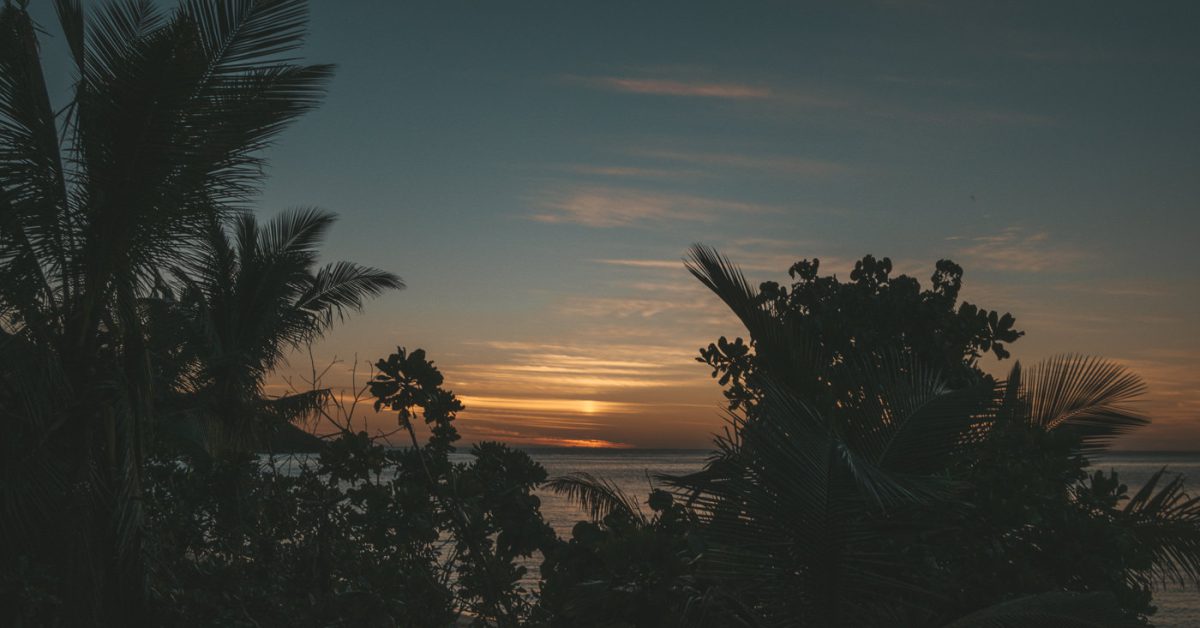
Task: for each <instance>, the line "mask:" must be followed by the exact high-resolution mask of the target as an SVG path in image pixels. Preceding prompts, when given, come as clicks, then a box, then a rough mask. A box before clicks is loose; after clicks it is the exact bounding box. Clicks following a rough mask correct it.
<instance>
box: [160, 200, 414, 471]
mask: <svg viewBox="0 0 1200 628" xmlns="http://www.w3.org/2000/svg"><path fill="white" fill-rule="evenodd" d="M333 222H334V217H333V215H332V214H329V213H325V212H321V211H318V210H313V209H304V210H296V211H291V212H287V213H284V214H282V215H280V216H278V217H276V218H275V219H273V220H271V221H270V222H268V223H267V224H265V225H262V226H260V225H259V224H258V221H257V220H256V219H255V218H254V216H252V215H249V214H245V215H242V216H239V217H237V219H236V220H235V221H234V222H233V225H232V228H231V230H230V231H232V236H233V237H232V238H231V237H230V233H227V231H226V230H225V229H224V228H222V227H220V226H214V227H213V229H211V230H210V232H209V237H208V241H207V243H206V245H205V247H204V249H203V250H202V252H201V254H200V256H199V258H198V259H197V260H195V261H194V263H192V264H190V265H189V266H186V267H178V268H175V269H174V270H173V272H172V275H173V277H174V279H175V282H176V283H177V284H178V285H179V286H181V288H180V295H179V299H178V301H177V302H176V303H174V305H173V307H171V308H170V311H161V309H160V315H159V318H158V320H159V321H160V323H161V324H160V325H158V328H159V329H160V330H161V331H162V333H164V334H165V335H166V336H167V337H168V338H169V339H170V338H173V339H175V340H176V341H177V343H178V345H182V346H178V347H177V348H176V349H175V350H174V351H173V353H174V354H175V355H179V356H184V360H185V361H189V362H190V364H187V365H180V366H176V367H175V368H174V369H172V370H173V371H175V372H179V373H183V374H186V375H187V376H186V377H185V378H181V380H182V381H180V382H178V384H179V388H180V391H179V392H181V393H183V397H184V398H183V399H181V400H179V401H178V402H177V404H178V405H181V406H182V407H183V408H185V409H187V410H188V411H189V412H187V413H186V416H187V417H188V418H190V419H192V420H190V421H186V422H185V425H189V426H193V427H198V428H199V429H198V430H195V432H198V433H194V435H196V436H199V437H200V440H201V443H202V444H203V446H204V449H205V450H206V452H207V453H208V454H209V455H220V454H222V453H232V452H241V451H247V450H249V449H250V448H252V447H255V446H261V445H262V443H263V442H264V440H265V439H266V437H267V436H268V435H269V434H270V432H271V431H273V430H277V429H280V428H281V427H283V426H286V425H288V424H290V423H292V422H294V421H296V420H297V419H300V418H302V417H303V416H304V415H305V414H306V413H307V412H310V411H312V410H313V409H314V407H315V406H316V405H318V404H319V403H321V402H322V400H323V398H324V395H325V394H326V391H321V390H316V391H308V392H305V393H301V394H293V395H288V396H284V397H278V398H271V397H269V396H268V395H267V394H266V393H265V392H264V389H263V386H264V382H265V380H266V378H267V376H268V375H269V374H270V373H271V372H272V371H274V369H275V368H276V366H278V365H279V364H280V362H281V361H282V360H283V359H284V358H285V357H286V353H287V352H288V351H290V350H294V349H297V348H299V347H301V346H302V345H304V344H305V343H308V342H311V341H313V340H315V339H316V338H318V337H320V336H321V335H322V334H323V333H324V332H325V331H326V330H327V329H328V328H329V327H330V325H331V324H333V322H334V321H335V320H339V319H341V318H344V317H345V315H346V314H347V313H349V312H351V311H358V310H361V309H362V307H363V303H364V301H365V299H367V298H369V297H373V296H377V295H379V294H380V293H382V292H384V291H386V290H397V289H401V288H403V287H404V283H403V282H402V281H400V278H399V277H397V276H396V275H394V274H392V273H389V272H386V271H382V270H378V269H375V268H369V267H365V266H360V265H358V264H355V263H352V262H334V263H329V264H325V265H323V266H320V267H317V258H318V245H319V244H320V242H321V240H322V239H323V237H324V236H325V234H326V233H327V232H328V230H329V228H330V227H331V226H332V224H333ZM180 330H183V333H182V334H181V333H180Z"/></svg>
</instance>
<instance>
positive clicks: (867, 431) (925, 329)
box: [0, 0, 1200, 628]
mask: <svg viewBox="0 0 1200 628" xmlns="http://www.w3.org/2000/svg"><path fill="white" fill-rule="evenodd" d="M55 7H56V9H57V12H58V16H59V20H60V22H61V25H62V29H63V32H64V33H65V38H66V42H65V43H66V46H67V48H68V49H69V53H70V56H71V60H72V62H73V63H74V70H75V76H74V79H75V80H74V84H73V88H72V92H71V93H70V94H69V97H68V98H69V102H68V103H66V106H65V107H61V106H54V105H53V104H52V98H51V96H52V94H51V93H50V91H49V89H48V88H47V81H46V77H45V76H44V74H43V68H42V62H41V49H40V46H41V42H40V41H39V36H38V27H37V25H35V24H34V23H33V21H32V20H31V18H30V16H29V14H28V12H27V10H26V3H24V2H15V1H13V0H5V2H4V4H3V6H2V7H0V421H2V422H3V425H4V427H5V437H4V439H3V442H2V444H0V456H2V459H0V467H2V471H0V565H3V570H2V572H0V621H3V622H4V623H5V624H6V625H13V626H113V627H116V626H139V625H156V626H173V625H180V626H182V625H188V626H410V627H426V628H427V627H430V626H450V625H453V624H454V623H456V622H459V623H468V624H471V625H476V626H497V627H504V628H508V627H515V626H546V627H560V626H561V627H568V626H578V627H589V626H593V627H601V626H611V627H617V626H636V627H639V628H641V627H658V626H695V627H700V626H713V627H717V626H748V627H750V626H781V627H782V626H813V627H818V626H819V627H826V626H929V627H937V626H945V627H956V628H962V627H984V626H1142V625H1149V623H1150V622H1151V620H1152V618H1153V612H1154V606H1153V596H1152V593H1153V587H1154V585H1155V584H1156V583H1157V582H1161V581H1174V582H1179V583H1184V584H1189V585H1193V586H1195V585H1200V500H1198V499H1196V498H1192V497H1189V496H1188V495H1187V493H1186V492H1185V491H1184V486H1183V481H1182V479H1181V478H1179V477H1175V476H1172V475H1170V474H1169V473H1168V472H1167V470H1166V469H1164V470H1162V471H1160V472H1159V473H1158V474H1156V475H1154V476H1153V478H1152V479H1151V480H1150V481H1149V482H1148V483H1147V484H1146V485H1144V486H1142V487H1127V486H1125V485H1124V484H1122V483H1121V480H1120V478H1119V477H1118V476H1117V474H1116V473H1104V472H1099V471H1097V472H1094V473H1093V472H1091V471H1090V470H1089V466H1090V463H1089V461H1090V459H1091V457H1093V456H1095V455H1096V454H1098V453H1101V452H1104V451H1105V450H1106V448H1107V447H1109V446H1110V445H1111V443H1112V442H1113V439H1114V438H1116V437H1118V436H1120V435H1121V434H1124V433H1126V432H1128V431H1130V430H1133V429H1136V428H1137V427H1139V426H1142V425H1144V424H1146V423H1147V422H1148V421H1149V418H1148V417H1144V416H1142V415H1140V414H1139V413H1137V412H1136V411H1135V410H1133V409H1132V406H1130V402H1131V401H1133V400H1134V399H1136V397H1137V396H1138V395H1139V394H1141V392H1142V390H1143V385H1142V383H1141V380H1140V379H1139V378H1138V377H1137V376H1136V375H1134V374H1132V373H1129V372H1127V371H1126V370H1125V369H1123V368H1121V367H1120V366H1118V365H1115V364H1113V363H1110V362H1107V361H1104V360H1101V359H1096V358H1089V357H1081V356H1061V357H1057V358H1053V359H1050V360H1047V361H1045V362H1042V363H1040V364H1036V365H1033V366H1030V367H1028V368H1026V367H1024V366H1022V365H1020V364H1014V366H1013V367H1012V369H1011V371H1010V373H1009V375H1008V376H1007V377H1006V378H1005V379H1003V380H997V379H995V378H993V377H991V376H989V375H987V374H986V373H984V372H983V371H982V370H980V369H979V367H978V361H979V359H980V358H981V357H983V356H984V355H988V354H990V355H993V356H995V357H996V358H999V359H1007V358H1009V357H1010V346H1011V345H1013V344H1014V343H1016V342H1018V341H1019V340H1020V338H1021V336H1022V332H1020V331H1018V330H1017V329H1016V326H1015V325H1016V319H1015V318H1014V317H1013V316H1012V315H1010V314H1007V313H1005V314H1001V313H999V312H995V311H991V310H987V309H985V308H980V307H978V306H976V305H972V304H969V303H960V302H959V298H958V297H959V291H960V289H961V287H962V281H963V269H962V268H961V267H959V266H958V265H956V264H954V263H953V262H950V261H948V260H943V261H940V262H938V264H937V266H936V268H935V271H934V273H933V275H932V276H931V279H930V284H929V288H927V289H922V286H921V285H920V283H919V282H918V281H917V280H916V279H914V278H911V277H907V276H905V275H893V274H892V268H891V262H890V261H889V260H888V259H887V258H882V259H877V258H875V257H873V256H866V257H864V258H862V259H861V260H860V261H859V262H858V263H857V264H856V266H855V269H854V271H853V272H852V273H851V275H850V276H849V281H846V282H842V281H840V280H838V279H837V278H836V277H834V276H825V275H821V274H820V265H819V262H818V261H817V260H802V261H800V262H798V263H797V264H795V265H794V266H793V267H792V268H791V269H790V270H789V275H790V276H791V279H792V283H791V285H788V286H783V285H779V284H777V283H773V282H767V283H762V284H758V285H754V284H752V283H751V282H749V281H748V280H747V279H746V278H745V277H744V276H743V275H742V273H741V272H740V270H739V269H738V268H737V267H736V266H735V265H734V264H733V263H732V262H730V261H729V260H727V259H726V258H724V257H723V256H722V255H721V254H719V253H718V252H717V251H715V250H712V249H709V248H706V247H703V246H696V247H694V248H693V249H692V251H691V256H690V258H689V259H688V261H687V262H686V264H687V268H688V269H689V270H690V271H691V272H692V274H693V275H694V276H695V278H696V279H697V280H699V281H700V282H701V283H702V284H703V285H705V286H706V287H708V288H709V289H710V290H711V291H712V292H713V293H714V296H715V297H716V298H719V299H720V300H721V301H722V302H724V303H725V304H726V305H727V306H728V307H729V308H730V310H731V311H732V312H733V313H734V314H735V315H736V316H737V317H738V319H739V320H740V321H741V322H742V324H743V325H744V326H745V329H746V337H745V338H735V339H733V340H729V339H727V338H720V339H718V340H716V341H715V342H713V343H712V344H710V345H709V346H707V347H705V348H702V349H701V350H700V352H699V357H698V358H697V359H698V360H699V361H700V362H703V363H705V364H707V365H708V366H710V367H711V368H712V376H713V378H714V379H715V380H716V381H717V383H718V385H720V386H721V387H722V388H723V390H724V394H725V398H726V400H727V402H728V408H727V410H728V416H729V422H728V428H727V430H726V431H725V432H723V433H722V434H719V435H717V436H716V438H715V442H714V450H713V452H712V454H711V457H710V459H709V461H708V463H707V464H706V465H705V467H704V468H703V469H702V470H700V471H698V472H696V473H693V474H689V475H682V476H671V477H662V478H659V480H660V481H661V483H662V485H663V486H664V487H665V488H664V489H660V490H655V491H653V492H652V493H651V494H650V496H649V499H648V500H647V502H646V503H645V504H639V503H636V501H635V500H633V499H631V498H630V497H629V496H628V495H626V494H624V493H623V492H622V490H621V489H620V487H619V486H617V485H615V484H613V483H611V482H609V481H607V480H605V479H604V478H598V477H593V476H589V475H587V474H574V475H569V476H565V477H559V478H549V477H547V474H546V471H545V470H544V469H543V468H542V467H541V466H540V465H539V464H538V463H537V462H536V461H535V460H533V459H532V458H530V457H529V456H528V455H527V454H526V453H524V452H522V451H519V450H516V449H513V448H511V447H509V446H507V445H504V444H502V443H493V442H483V443H478V444H474V445H472V446H471V447H470V448H469V450H468V451H469V454H470V459H469V461H467V462H459V461H456V459H451V453H453V452H455V451H456V445H455V443H456V442H457V441H458V440H459V435H458V432H457V430H456V428H455V425H454V421H455V417H456V415H457V413H458V412H460V411H461V410H462V409H463V405H462V403H461V402H460V401H459V400H458V399H457V398H456V397H455V395H454V393H453V392H451V391H449V390H447V389H445V388H444V387H443V384H444V379H443V376H442V374H441V372H440V371H439V370H438V368H437V367H436V366H435V365H434V363H433V362H432V361H431V360H430V359H429V358H428V357H427V356H426V354H425V352H424V351H422V350H420V349H414V350H411V351H410V350H407V349H405V348H397V349H396V351H395V352H393V353H391V354H389V355H388V356H387V357H384V358H382V359H379V360H378V361H376V362H375V363H374V371H373V373H372V374H371V375H370V377H369V379H368V380H367V381H366V382H364V383H363V385H362V386H361V387H358V388H357V389H356V390H354V391H353V394H354V396H353V397H352V398H349V399H346V398H343V397H340V396H338V395H334V394H332V393H331V391H330V390H328V389H326V388H324V387H322V385H321V378H320V377H319V375H318V374H317V373H316V369H314V375H313V377H312V378H311V380H310V381H308V382H307V384H308V387H307V389H305V390H296V391H293V393H291V394H288V395H285V396H282V397H273V396H271V395H269V394H267V389H266V384H267V382H268V380H269V378H270V377H271V376H272V373H273V372H274V371H275V369H276V368H277V367H278V366H279V365H280V364H281V362H282V360H284V359H285V357H286V356H287V355H289V354H290V353H292V352H294V351H296V350H297V349H302V348H304V347H305V346H306V345H307V344H308V343H310V342H312V341H314V340H316V339H318V338H320V337H321V336H322V335H323V334H324V333H325V332H327V331H328V330H329V329H330V328H331V327H332V326H333V325H335V324H337V323H339V322H341V321H343V320H345V319H346V318H347V317H349V316H351V315H352V314H353V313H355V312H356V311H358V310H361V309H362V308H363V307H364V306H365V305H366V303H367V301H368V300H369V299H371V298H373V297H376V296H378V295H380V294H383V293H385V292H387V291H391V290H398V289H401V288H403V283H402V282H401V280H400V278H399V277H397V276H396V275H394V274H392V273H390V272H387V271H384V270H379V269H374V268H369V267H365V266H361V265H358V264H355V263H352V262H333V263H327V264H323V265H322V264H319V263H318V259H319V246H320V243H321V241H322V239H323V237H324V236H325V235H326V234H327V232H328V230H329V229H330V228H331V227H332V224H333V216H332V215H331V214H328V213H326V212H323V211H319V210H314V209H300V210H293V211H289V212H285V213H283V214H281V215H279V216H277V217H276V218H274V219H271V220H268V221H266V222H262V223H260V222H259V221H258V220H257V219H256V218H254V213H253V207H252V206H251V201H252V199H253V197H254V195H255V192H256V191H257V189H258V187H259V186H260V184H261V182H262V180H263V176H264V175H263V168H264V157H263V151H264V149H265V148H267V147H268V146H269V145H270V144H271V142H272V141H273V139H274V138H275V137H276V136H277V135H278V134H279V133H280V132H281V131H282V130H283V129H284V128H286V126H287V125H288V124H289V123H290V122H292V121H293V120H295V119H296V118H297V117H298V116H300V115H301V114H303V113H304V112H306V111H308V110H310V109H312V108H313V107H315V106H317V104H318V103H319V101H320V97H321V95H322V91H323V89H324V86H325V84H326V82H327V81H328V79H329V78H330V76H331V75H332V68H331V67H329V66H323V65H302V64H298V63H296V62H295V61H294V60H293V59H292V58H291V57H290V55H291V54H292V53H293V52H294V51H296V50H297V49H298V47H299V46H300V45H301V43H302V40H303V34H304V29H305V23H306V19H307V14H306V8H305V2H303V1H300V0H257V1H256V0H189V1H187V2H184V3H183V4H181V5H180V6H179V7H177V8H175V9H174V10H172V11H164V10H162V9H161V8H160V7H159V5H158V3H155V2H150V1H138V0H126V1H120V2H112V3H108V4H106V5H103V6H101V7H96V8H92V7H89V11H90V12H89V13H88V14H86V15H85V11H84V7H83V5H82V3H80V2H78V1H72V0H57V1H56V2H55ZM365 404H371V405H372V406H373V409H374V410H375V411H378V412H385V413H389V414H392V415H394V417H395V419H396V422H397V429H396V431H395V432H393V433H391V434H387V435H378V434H376V435H371V434H368V433H367V432H366V431H365V430H364V429H362V428H360V427H358V426H357V425H356V422H355V420H354V417H355V411H356V409H357V408H358V407H359V406H360V405H365ZM318 422H320V423H322V424H324V425H325V427H326V433H325V435H324V436H323V437H320V438H318V437H315V436H312V435H310V434H308V433H307V432H306V429H307V428H312V427H313V426H314V424H316V423H318ZM330 428H332V432H329V429H330ZM392 436H395V437H396V438H399V439H402V440H404V441H406V442H405V444H404V445H403V446H399V447H393V446H389V443H390V442H391V441H390V440H388V437H392ZM281 443H287V445H285V446H286V447H287V449H289V450H292V451H294V450H296V449H298V448H306V449H312V450H313V451H315V453H314V454H313V456H312V457H311V458H310V459H309V463H307V464H298V463H296V461H295V460H294V459H289V458H287V457H279V456H268V457H266V458H264V457H262V456H260V455H259V454H260V453H262V452H264V451H272V450H274V449H275V448H276V447H277V446H279V445H280V444H281ZM541 487H545V488H547V489H549V490H553V491H556V492H558V493H561V494H564V495H566V496H568V497H569V498H571V499H572V500H574V501H576V502H577V503H578V504H580V505H581V506H582V507H583V509H584V510H585V511H586V513H587V514H588V520H585V521H580V522H579V523H577V524H576V525H575V526H574V528H573V530H572V533H571V535H570V537H569V538H559V537H558V536H556V534H555V533H554V531H553V530H552V528H551V527H550V526H549V525H548V524H547V522H546V521H545V519H544V517H543V516H542V513H541V511H540V501H539V499H538V497H537V495H536V494H535V491H536V490H538V489H539V488H541ZM643 506H645V508H643ZM535 557H537V558H539V559H540V561H541V563H540V568H539V571H538V573H537V576H538V577H537V581H538V586H537V587H536V589H535V590H527V589H526V588H525V587H524V585H523V584H522V583H523V582H525V581H526V580H527V579H528V576H529V575H530V574H528V572H527V570H528V568H527V565H528V564H529V562H530V560H531V559H533V558H535Z"/></svg>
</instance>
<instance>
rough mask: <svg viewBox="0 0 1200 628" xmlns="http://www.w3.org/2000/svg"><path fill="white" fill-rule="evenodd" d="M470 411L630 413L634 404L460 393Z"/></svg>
mask: <svg viewBox="0 0 1200 628" xmlns="http://www.w3.org/2000/svg"><path fill="white" fill-rule="evenodd" d="M458 398H459V400H461V401H462V402H463V404H464V405H465V406H466V407H467V410H468V411H487V410H510V411H517V412H522V413H529V414H560V415H561V414H628V413H630V412H633V411H635V409H636V408H635V407H634V406H633V405H632V404H628V403H621V402H616V401H596V400H594V399H539V398H532V397H477V396H474V395H459V396H458Z"/></svg>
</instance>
